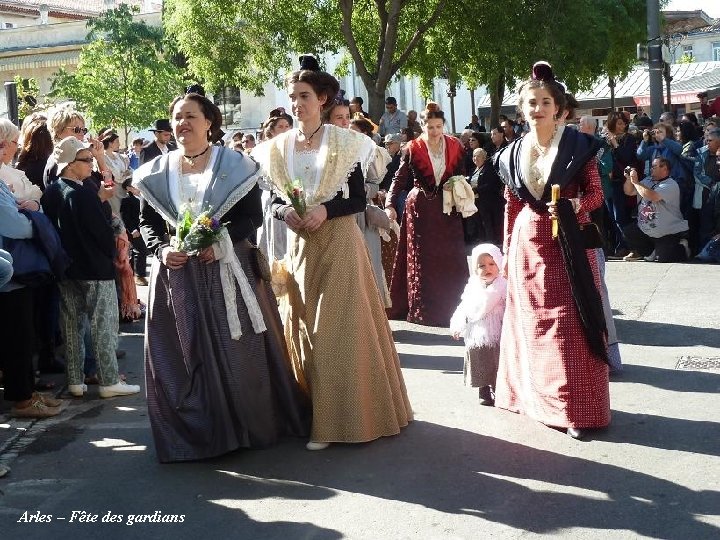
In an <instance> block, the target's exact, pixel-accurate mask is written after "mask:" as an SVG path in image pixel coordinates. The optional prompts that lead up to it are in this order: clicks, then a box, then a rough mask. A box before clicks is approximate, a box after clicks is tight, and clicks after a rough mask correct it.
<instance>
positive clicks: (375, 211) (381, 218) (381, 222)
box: [365, 204, 390, 230]
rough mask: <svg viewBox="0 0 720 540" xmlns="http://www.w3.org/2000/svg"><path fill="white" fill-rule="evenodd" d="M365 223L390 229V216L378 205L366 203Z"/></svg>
mask: <svg viewBox="0 0 720 540" xmlns="http://www.w3.org/2000/svg"><path fill="white" fill-rule="evenodd" d="M365 224H366V225H367V226H368V227H375V228H376V229H386V230H390V218H389V217H388V216H387V214H386V213H385V212H384V211H383V210H382V209H381V208H380V207H379V206H375V205H374V204H368V205H367V206H366V207H365Z"/></svg>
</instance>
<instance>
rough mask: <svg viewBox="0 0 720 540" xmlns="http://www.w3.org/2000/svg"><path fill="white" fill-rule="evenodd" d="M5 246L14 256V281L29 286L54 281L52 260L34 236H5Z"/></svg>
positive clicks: (37, 285)
mask: <svg viewBox="0 0 720 540" xmlns="http://www.w3.org/2000/svg"><path fill="white" fill-rule="evenodd" d="M3 248H4V249H5V250H6V251H7V252H8V253H10V255H12V258H13V277H12V279H13V281H15V282H17V283H19V284H20V285H26V286H28V287H39V286H40V285H44V284H45V283H48V282H50V281H52V279H53V272H52V269H51V268H50V261H49V260H48V258H47V255H45V252H44V251H43V250H42V248H41V247H40V246H39V245H38V243H37V241H36V240H35V239H34V238H5V240H4V242H3Z"/></svg>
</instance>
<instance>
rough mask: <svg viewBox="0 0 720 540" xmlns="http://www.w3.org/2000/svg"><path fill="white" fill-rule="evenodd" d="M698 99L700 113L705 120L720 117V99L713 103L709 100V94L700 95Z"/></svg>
mask: <svg viewBox="0 0 720 540" xmlns="http://www.w3.org/2000/svg"><path fill="white" fill-rule="evenodd" d="M698 97H699V98H700V111H701V112H702V115H703V118H704V119H705V120H707V119H708V118H712V117H713V116H720V97H716V98H715V99H713V100H712V103H711V102H709V100H708V95H707V92H702V93H700V94H698Z"/></svg>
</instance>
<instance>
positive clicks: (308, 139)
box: [298, 122, 323, 148]
mask: <svg viewBox="0 0 720 540" xmlns="http://www.w3.org/2000/svg"><path fill="white" fill-rule="evenodd" d="M321 127H323V123H322V122H320V125H319V126H318V127H317V129H316V130H315V131H313V132H312V133H311V134H310V136H309V137H308V136H306V135H305V133H304V132H303V130H302V129H300V128H298V132H299V133H300V135H302V136H303V137H305V142H304V144H305V148H310V147H311V146H312V138H313V137H314V136H315V134H316V133H317V132H318V131H320V128H321Z"/></svg>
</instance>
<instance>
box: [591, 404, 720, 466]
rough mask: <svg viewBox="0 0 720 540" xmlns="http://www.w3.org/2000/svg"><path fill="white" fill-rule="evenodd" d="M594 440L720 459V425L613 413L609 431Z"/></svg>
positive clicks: (599, 434) (699, 421)
mask: <svg viewBox="0 0 720 540" xmlns="http://www.w3.org/2000/svg"><path fill="white" fill-rule="evenodd" d="M593 439H596V440H603V441H609V442H615V443H626V444H636V445H640V446H647V447H649V448H661V449H664V450H679V451H681V452H691V453H695V454H706V455H709V456H720V446H718V444H717V443H718V441H720V423H717V422H708V421H705V420H688V419H685V418H668V417H665V416H657V415H654V414H640V413H637V414H636V413H628V412H624V411H612V424H611V425H610V428H609V429H606V430H602V431H599V432H598V435H597V436H594V437H593Z"/></svg>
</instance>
